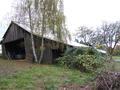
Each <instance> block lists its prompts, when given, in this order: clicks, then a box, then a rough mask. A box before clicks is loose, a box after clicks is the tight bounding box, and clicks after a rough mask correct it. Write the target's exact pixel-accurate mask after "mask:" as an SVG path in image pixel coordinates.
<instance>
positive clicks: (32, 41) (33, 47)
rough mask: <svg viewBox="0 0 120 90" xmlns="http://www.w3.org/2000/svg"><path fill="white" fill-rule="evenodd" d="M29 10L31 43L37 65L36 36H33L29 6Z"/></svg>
mask: <svg viewBox="0 0 120 90" xmlns="http://www.w3.org/2000/svg"><path fill="white" fill-rule="evenodd" d="M28 8H29V12H28V13H29V21H30V30H31V43H32V52H33V56H34V59H35V62H36V63H37V62H38V60H37V55H36V50H35V43H34V36H33V26H32V19H31V10H30V5H29V6H28Z"/></svg>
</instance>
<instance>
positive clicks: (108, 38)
mask: <svg viewBox="0 0 120 90" xmlns="http://www.w3.org/2000/svg"><path fill="white" fill-rule="evenodd" d="M100 30H101V32H102V33H101V36H102V37H103V42H104V44H105V46H106V50H107V53H108V55H109V56H110V59H111V60H112V55H113V51H114V49H115V47H116V45H117V43H118V42H119V41H120V22H115V23H103V25H102V26H101V28H100Z"/></svg>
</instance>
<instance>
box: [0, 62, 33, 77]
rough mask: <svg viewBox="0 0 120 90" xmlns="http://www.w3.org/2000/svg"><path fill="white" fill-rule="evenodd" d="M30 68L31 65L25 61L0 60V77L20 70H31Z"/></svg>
mask: <svg viewBox="0 0 120 90" xmlns="http://www.w3.org/2000/svg"><path fill="white" fill-rule="evenodd" d="M32 66H33V64H32V63H29V62H27V61H25V60H19V61H14V60H11V61H8V60H0V76H3V75H4V76H5V75H10V74H14V73H16V72H18V71H20V70H24V69H27V68H31V67H32Z"/></svg>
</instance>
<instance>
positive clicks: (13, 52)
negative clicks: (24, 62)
mask: <svg viewBox="0 0 120 90" xmlns="http://www.w3.org/2000/svg"><path fill="white" fill-rule="evenodd" d="M5 49H6V54H7V56H8V58H10V59H25V56H26V54H25V45H24V39H19V40H16V41H13V42H10V43H6V44H5Z"/></svg>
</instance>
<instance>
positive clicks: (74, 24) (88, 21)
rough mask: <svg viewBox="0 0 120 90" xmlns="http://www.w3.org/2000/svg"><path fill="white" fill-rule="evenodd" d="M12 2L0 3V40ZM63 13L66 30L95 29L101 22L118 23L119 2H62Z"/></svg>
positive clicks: (106, 0) (74, 0) (3, 1)
mask: <svg viewBox="0 0 120 90" xmlns="http://www.w3.org/2000/svg"><path fill="white" fill-rule="evenodd" d="M13 1H14V0H1V1H0V39H1V37H2V36H3V34H4V32H5V30H6V29H7V27H8V26H7V24H8V23H9V22H6V21H8V20H6V19H7V18H6V17H8V16H9V15H11V14H12V13H13V12H11V9H12V6H13V5H12V4H13ZM15 1H16V0H15ZM64 11H65V16H66V24H67V28H68V30H70V31H71V32H75V30H77V28H78V27H79V26H82V25H86V26H89V27H96V26H99V25H100V24H101V23H102V22H103V21H108V22H112V21H116V20H117V21H119V20H120V0H64Z"/></svg>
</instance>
